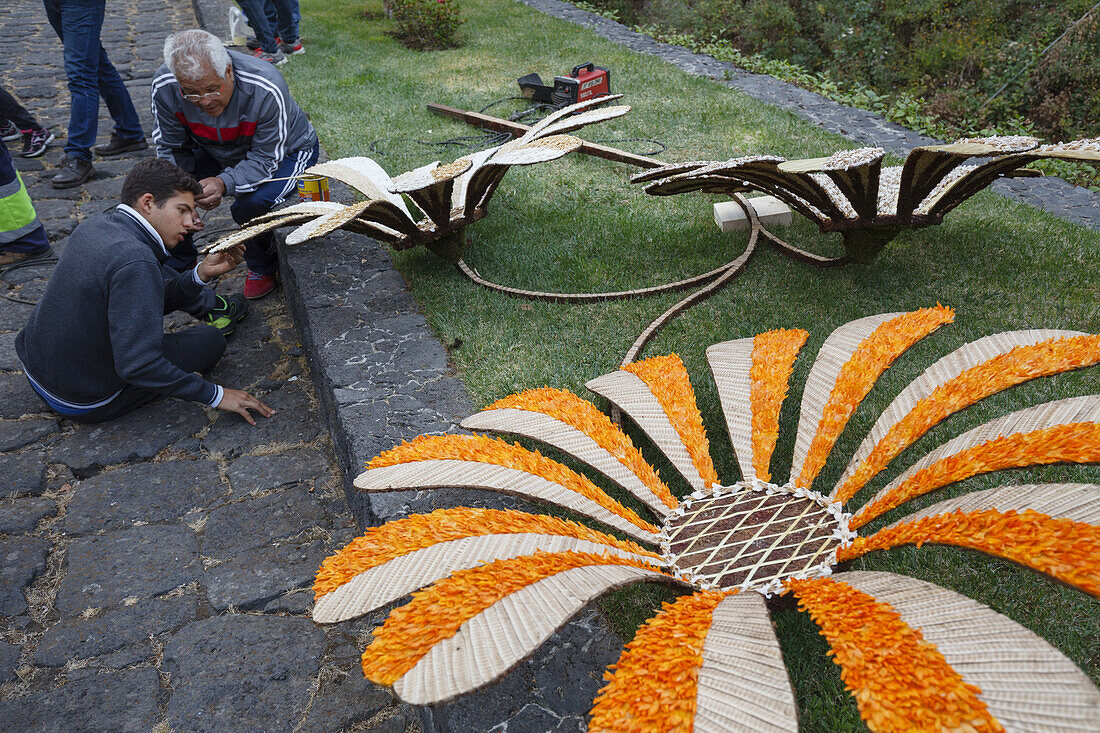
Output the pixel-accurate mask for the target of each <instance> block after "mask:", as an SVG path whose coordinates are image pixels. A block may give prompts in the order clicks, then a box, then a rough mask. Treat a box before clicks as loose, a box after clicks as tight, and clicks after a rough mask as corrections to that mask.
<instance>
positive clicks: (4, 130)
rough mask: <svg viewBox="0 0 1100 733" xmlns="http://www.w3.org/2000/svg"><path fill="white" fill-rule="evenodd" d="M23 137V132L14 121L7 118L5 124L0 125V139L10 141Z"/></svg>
mask: <svg viewBox="0 0 1100 733" xmlns="http://www.w3.org/2000/svg"><path fill="white" fill-rule="evenodd" d="M21 137H23V133H22V132H21V131H20V130H19V128H18V127H16V126H15V123H14V122H11V121H10V120H5V121H4V124H2V125H0V140H3V141H4V142H6V143H10V142H11V141H12V140H18V139H19V138H21Z"/></svg>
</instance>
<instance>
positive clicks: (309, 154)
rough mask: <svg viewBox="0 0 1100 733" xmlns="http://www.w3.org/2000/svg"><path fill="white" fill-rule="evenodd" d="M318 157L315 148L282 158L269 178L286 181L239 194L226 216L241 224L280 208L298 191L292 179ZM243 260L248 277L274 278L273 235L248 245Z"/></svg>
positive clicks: (276, 258)
mask: <svg viewBox="0 0 1100 733" xmlns="http://www.w3.org/2000/svg"><path fill="white" fill-rule="evenodd" d="M319 154H320V147H319V146H317V145H315V146H314V147H313V149H312V150H303V151H299V152H298V153H297V154H295V155H291V156H288V157H286V158H284V159H283V162H282V163H280V164H279V167H278V168H277V169H276V170H275V172H274V173H272V174H271V177H272V178H286V179H289V180H281V181H280V180H276V181H271V182H269V183H261V184H260V185H259V186H257V187H256V189H255V190H253V191H250V192H248V193H244V194H239V195H238V196H237V198H236V200H235V201H234V202H233V206H231V207H230V209H229V213H230V214H232V215H233V221H235V222H237V223H238V224H244V223H246V222H248V221H249V220H251V219H254V218H256V217H257V216H260V215H262V214H266V213H267V212H269V211H271V210H272V209H273V208H275V207H276V206H278V205H279V204H281V203H282V202H283V201H284V200H286V198H287V196H290V195H292V194H293V193H294V191H295V190H296V188H297V185H298V182H297V180H296V179H295V178H294V176H299V175H301V174H302V172H303V171H304V170H305V169H306V168H308V167H309V166H311V165H313V164H314V163H316V162H317V158H318V156H319ZM244 259H245V262H247V263H248V269H249V271H250V273H255V274H257V275H262V276H265V277H274V276H275V273H276V272H277V271H278V269H279V259H278V255H277V254H276V252H275V237H274V235H273V234H272V233H269V234H267V235H265V236H260V237H256V238H255V239H253V240H251V241H249V242H248V243H247V244H246V245H245V249H244Z"/></svg>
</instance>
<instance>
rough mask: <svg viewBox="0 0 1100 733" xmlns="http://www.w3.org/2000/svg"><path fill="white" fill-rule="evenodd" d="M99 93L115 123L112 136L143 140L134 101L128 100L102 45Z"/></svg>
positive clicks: (119, 78)
mask: <svg viewBox="0 0 1100 733" xmlns="http://www.w3.org/2000/svg"><path fill="white" fill-rule="evenodd" d="M99 93H100V95H101V96H102V97H103V101H104V102H105V103H106V104H107V111H108V112H110V113H111V119H113V120H114V121H115V129H114V134H115V135H116V136H117V137H118V138H119V139H120V140H130V141H134V140H144V139H145V132H144V131H143V130H142V129H141V120H140V119H138V113H137V110H136V109H134V100H132V99H131V98H130V92H128V91H127V90H126V85H125V84H123V83H122V77H121V76H119V75H118V70H117V69H115V66H114V64H112V63H111V60H110V59H108V58H107V51H106V49H104V48H103V46H102V45H101V46H100V47H99Z"/></svg>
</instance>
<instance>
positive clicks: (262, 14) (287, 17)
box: [237, 0, 301, 53]
mask: <svg viewBox="0 0 1100 733" xmlns="http://www.w3.org/2000/svg"><path fill="white" fill-rule="evenodd" d="M237 4H238V5H240V6H241V10H242V11H243V12H244V16H245V17H246V18H248V24H249V25H250V26H252V30H254V31H256V40H257V41H258V42H259V44H260V48H262V49H263V50H265V51H267V52H268V53H275V51H276V50H277V49H278V47H279V44H278V43H276V42H275V36H276V35H278V36H279V38H281V39H282V40H283V42H284V43H295V42H297V40H298V21H299V20H300V19H301V13H300V12H299V11H298V0H237Z"/></svg>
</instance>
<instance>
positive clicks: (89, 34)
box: [44, 0, 106, 162]
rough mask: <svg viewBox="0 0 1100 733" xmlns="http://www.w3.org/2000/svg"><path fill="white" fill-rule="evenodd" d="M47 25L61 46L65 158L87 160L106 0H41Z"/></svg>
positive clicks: (96, 106)
mask: <svg viewBox="0 0 1100 733" xmlns="http://www.w3.org/2000/svg"><path fill="white" fill-rule="evenodd" d="M44 2H45V5H46V11H47V17H48V18H49V21H50V25H52V26H53V28H54V30H55V31H57V35H58V37H59V38H60V39H61V42H62V43H63V44H64V47H65V55H64V58H65V76H66V78H67V79H68V86H69V96H70V97H71V98H72V100H71V108H70V111H69V138H68V140H67V141H66V142H65V155H67V156H69V157H71V158H78V159H80V160H84V161H89V162H90V161H91V159H92V152H91V148H92V145H93V144H95V138H96V128H97V120H98V117H99V61H100V51H101V48H100V45H99V32H100V29H101V28H102V26H103V15H104V8H105V5H106V0H44Z"/></svg>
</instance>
